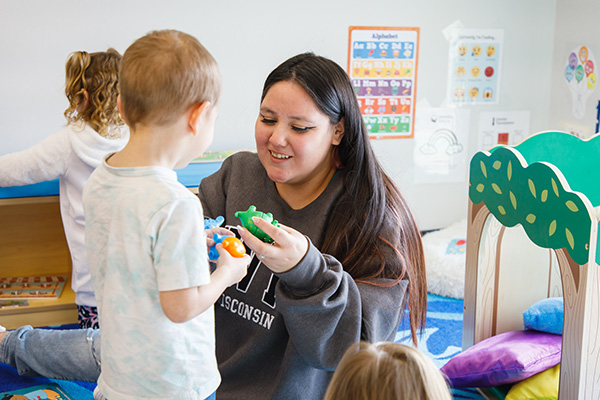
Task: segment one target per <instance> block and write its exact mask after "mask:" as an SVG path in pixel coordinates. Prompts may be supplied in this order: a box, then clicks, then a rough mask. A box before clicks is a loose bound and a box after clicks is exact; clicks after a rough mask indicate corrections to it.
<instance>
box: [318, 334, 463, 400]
mask: <svg viewBox="0 0 600 400" xmlns="http://www.w3.org/2000/svg"><path fill="white" fill-rule="evenodd" d="M342 399H343V400H354V399H356V400H358V399H360V400H370V399H372V400H392V399H393V400H403V399H406V400H451V399H452V397H451V395H450V392H449V390H448V385H447V383H446V381H445V379H444V376H443V375H442V373H441V372H440V370H439V369H438V368H437V367H436V366H435V364H434V363H433V362H432V361H431V360H430V359H428V358H427V357H426V356H425V355H424V354H423V353H421V352H420V351H419V350H417V349H415V348H413V347H409V346H406V345H403V344H400V343H392V342H380V343H375V344H371V343H367V342H360V343H357V344H355V345H353V346H351V347H350V348H349V349H348V350H347V351H346V353H345V354H344V356H343V357H342V360H341V361H340V364H339V365H338V368H337V369H336V371H335V373H334V375H333V378H332V379H331V382H330V384H329V387H328V389H327V393H326V394H325V399H324V400H342Z"/></svg>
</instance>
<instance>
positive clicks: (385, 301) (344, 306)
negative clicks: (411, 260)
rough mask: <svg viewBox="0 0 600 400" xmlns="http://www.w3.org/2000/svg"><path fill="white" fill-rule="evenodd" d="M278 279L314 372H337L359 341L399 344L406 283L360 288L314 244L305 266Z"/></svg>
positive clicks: (282, 307)
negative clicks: (340, 361) (337, 368)
mask: <svg viewBox="0 0 600 400" xmlns="http://www.w3.org/2000/svg"><path fill="white" fill-rule="evenodd" d="M278 277H279V279H280V281H279V285H278V286H277V292H276V296H277V308H278V310H279V311H280V312H281V313H282V314H283V316H284V319H285V323H286V327H287V329H288V331H289V334H290V339H291V340H292V342H293V343H294V346H295V347H296V349H297V350H298V352H299V353H300V354H301V355H302V357H303V358H304V359H305V360H306V361H307V362H308V363H309V364H311V365H313V366H314V367H317V368H322V369H329V370H333V369H335V367H336V365H337V364H338V362H339V360H340V359H341V357H342V355H343V354H344V352H345V351H346V350H347V349H348V347H350V346H351V345H352V344H354V343H356V342H358V341H359V340H366V341H370V342H378V341H393V340H394V338H395V335H396V331H397V329H398V326H399V324H400V321H401V318H402V311H403V305H404V298H405V292H406V282H405V281H401V282H400V283H399V284H396V285H394V286H391V287H383V286H376V285H372V284H366V283H357V282H355V281H354V280H353V279H352V277H351V276H350V275H349V274H348V273H346V272H344V271H343V268H342V265H341V264H340V262H339V261H338V260H336V259H335V258H333V257H332V256H329V255H327V254H321V253H320V252H319V250H317V249H316V248H315V247H314V246H313V245H312V243H310V244H309V250H308V252H307V253H306V255H305V257H304V258H303V259H302V260H301V261H300V263H299V264H298V265H297V266H296V267H294V268H293V269H292V270H290V271H288V272H285V273H283V274H278ZM382 282H384V281H382V280H380V281H379V283H382ZM375 283H377V282H375Z"/></svg>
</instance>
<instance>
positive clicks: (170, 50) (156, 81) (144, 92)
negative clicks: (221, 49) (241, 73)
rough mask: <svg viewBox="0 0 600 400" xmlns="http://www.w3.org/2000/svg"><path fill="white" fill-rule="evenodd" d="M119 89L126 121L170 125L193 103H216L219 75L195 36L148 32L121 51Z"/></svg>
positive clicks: (164, 31) (175, 32)
mask: <svg viewBox="0 0 600 400" xmlns="http://www.w3.org/2000/svg"><path fill="white" fill-rule="evenodd" d="M119 85H120V93H121V103H122V105H123V114H124V117H125V120H126V122H127V124H128V125H129V126H130V127H131V128H134V127H135V125H136V124H138V123H143V124H150V125H168V124H169V123H172V122H174V121H175V120H176V119H177V118H179V117H180V116H181V115H182V114H183V113H184V112H185V111H186V110H188V109H189V107H191V106H192V105H194V104H199V103H203V102H206V101H209V102H210V103H211V104H217V103H218V101H219V97H220V95H221V74H220V72H219V67H218V65H217V62H216V61H215V59H214V58H213V56H212V55H211V54H210V53H209V52H208V50H206V49H205V48H204V46H202V44H200V42H199V41H198V40H197V39H196V38H195V37H193V36H191V35H189V34H187V33H183V32H180V31H176V30H161V31H154V32H150V33H149V34H147V35H146V36H143V37H141V38H139V39H138V40H136V41H135V42H134V43H133V44H132V45H131V46H129V48H128V49H127V50H126V51H125V53H124V54H123V60H122V62H121V72H120V79H119Z"/></svg>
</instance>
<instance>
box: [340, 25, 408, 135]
mask: <svg viewBox="0 0 600 400" xmlns="http://www.w3.org/2000/svg"><path fill="white" fill-rule="evenodd" d="M418 52H419V28H385V27H379V28H377V27H358V26H351V27H350V35H349V44H348V74H349V75H350V79H351V80H352V85H353V86H354V91H355V93H356V96H357V97H358V102H359V104H360V110H361V113H362V115H363V119H364V121H365V124H366V126H367V131H368V132H369V137H370V138H371V139H397V138H411V137H413V131H414V118H415V96H416V82H417V59H418Z"/></svg>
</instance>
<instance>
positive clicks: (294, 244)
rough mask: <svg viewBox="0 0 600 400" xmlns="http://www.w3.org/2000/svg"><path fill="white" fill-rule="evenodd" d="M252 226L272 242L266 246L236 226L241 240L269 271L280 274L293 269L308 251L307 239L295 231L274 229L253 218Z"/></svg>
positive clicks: (286, 228) (281, 226)
mask: <svg viewBox="0 0 600 400" xmlns="http://www.w3.org/2000/svg"><path fill="white" fill-rule="evenodd" d="M252 221H253V222H254V224H255V225H256V226H257V227H258V228H260V229H262V230H263V231H264V232H265V233H266V234H267V235H269V236H270V237H271V238H272V239H273V240H274V243H273V244H268V243H265V242H263V241H262V240H260V239H259V238H257V237H256V236H254V235H253V234H251V233H250V232H248V230H246V229H244V228H242V227H241V226H238V232H239V234H240V236H241V237H242V240H243V241H244V243H245V244H246V245H248V247H250V248H251V249H252V250H253V251H254V252H255V253H256V254H257V255H258V258H259V259H260V261H262V263H263V264H265V265H266V266H267V267H268V268H269V269H270V270H271V271H273V272H275V273H281V272H286V271H289V270H290V269H292V268H294V267H295V266H296V265H297V264H298V263H299V262H300V260H302V258H303V257H304V255H305V254H306V252H307V251H308V239H307V238H306V237H305V236H304V235H303V234H301V233H300V232H298V231H297V230H295V229H292V228H290V227H289V226H285V225H281V224H280V227H276V226H274V225H271V224H270V223H269V222H267V221H265V220H264V219H262V218H259V217H253V218H252Z"/></svg>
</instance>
